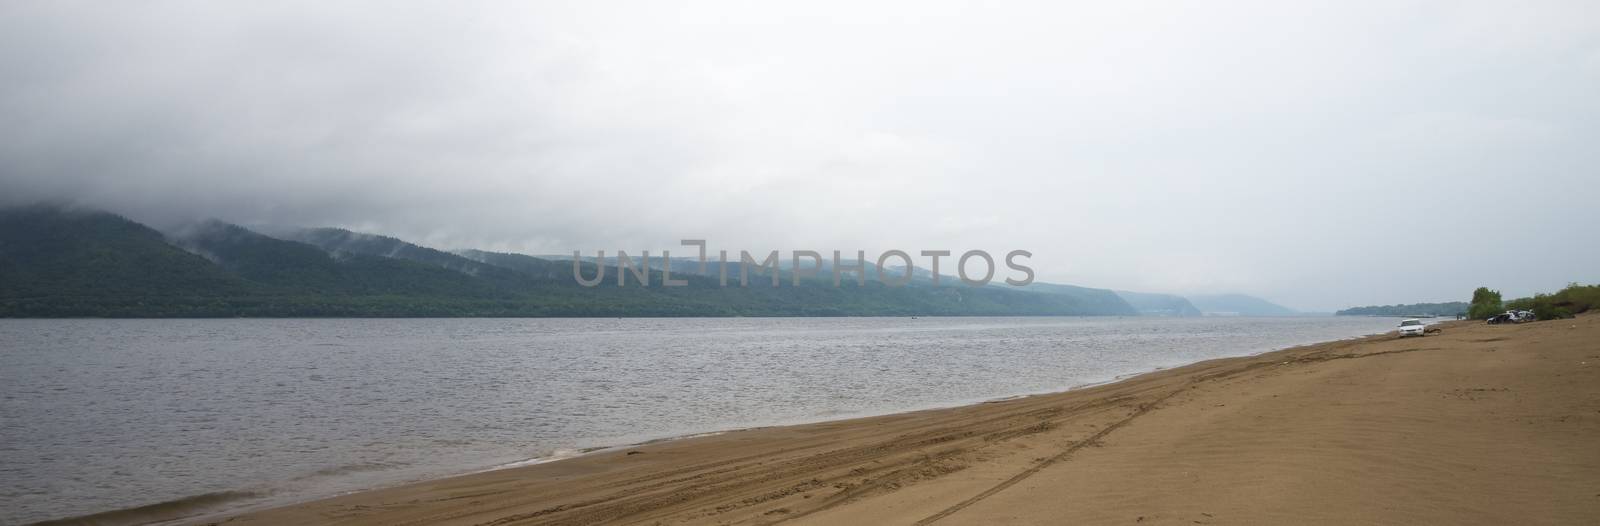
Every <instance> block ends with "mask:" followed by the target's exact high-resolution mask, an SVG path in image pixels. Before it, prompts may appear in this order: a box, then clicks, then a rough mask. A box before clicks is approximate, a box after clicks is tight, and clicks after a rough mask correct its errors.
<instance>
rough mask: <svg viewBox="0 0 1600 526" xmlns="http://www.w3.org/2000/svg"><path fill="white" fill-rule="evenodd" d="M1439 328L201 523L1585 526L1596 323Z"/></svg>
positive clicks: (1596, 465) (1593, 435) (1599, 497)
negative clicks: (1436, 331) (1432, 331)
mask: <svg viewBox="0 0 1600 526" xmlns="http://www.w3.org/2000/svg"><path fill="white" fill-rule="evenodd" d="M1442 327H1443V331H1442V333H1441V334H1436V335H1429V336H1427V337H1424V338H1406V339H1398V338H1396V337H1394V336H1393V335H1384V336H1373V337H1368V338H1363V339H1358V340H1346V341H1339V342H1329V343H1324V344H1318V345H1311V346H1306V347H1298V348H1293V349H1287V350H1283V351H1276V352H1272V353H1267V354H1263V355H1259V356H1253V357H1243V358H1230V359H1222V360H1213V361H1208V362H1202V363H1197V364H1193V365H1189V366H1185V367H1180V368H1175V369H1170V370H1164V371H1157V372H1153V373H1150V374H1145V375H1141V376H1137V377H1134V378H1130V379H1127V380H1124V381H1120V382H1116V383H1113V384H1107V385H1102V386H1097V387H1092V388H1085V389H1079V390H1073V391H1069V392H1064V393H1058V394H1050V395H1041V396H1034V397H1028V398H1022V399H1015V400H1008V401H1003V402H992V403H986V404H979V405H974V406H966V407H959V408H952V409H940V410H930V411H920V412H914V413H905V414H896V415H890V416H882V417H872V418H862V419H854V420H844V421H837V422H828V423H821V424H810V425H801V426H790V427H774V428H761V429H750V430H742V431H733V432H728V433H723V434H718V435H712V436H703V437H697V438H690V439H683V440H674V441H666V442H659V443H654V444H648V445H641V446H637V447H628V448H619V449H615V450H608V451H603V452H598V453H594V454H590V455H586V456H582V457H578V458H572V459H567V460H562V461H557V462H550V463H546V464H539V465H533V466H527V467H520V468H513V469H505V470H499V471H492V472H486V473H479V474H473V475H466V476H460V477H454V478H449V479H443V480H437V481H430V482H425V483H418V484H412V485H407V486H401V487H394V488H388V489H381V490H375V491H368V492H363V493H356V494H350V495H344V496H340V497H335V498H330V499H325V500H320V501H315V502H310V503H305V504H298V505H293V506H287V507H281V508H274V509H268V510H262V511H256V512H251V513H247V514H243V515H238V516H233V517H226V518H224V519H222V520H221V521H220V522H225V523H227V524H229V525H255V524H263V525H265V524H356V525H368V524H370V525H404V524H459V525H512V524H518V525H520V524H529V525H531V524H601V523H604V524H770V523H778V522H787V523H793V524H933V523H937V524H1305V523H1317V524H1595V523H1600V316H1594V315H1589V316H1584V317H1580V318H1578V319H1575V320H1558V321H1548V322H1537V323H1529V324H1523V325H1504V326H1489V325H1484V324H1482V323H1480V322H1452V323H1446V324H1443V325H1442ZM952 374H959V372H952ZM220 522H219V523H220Z"/></svg>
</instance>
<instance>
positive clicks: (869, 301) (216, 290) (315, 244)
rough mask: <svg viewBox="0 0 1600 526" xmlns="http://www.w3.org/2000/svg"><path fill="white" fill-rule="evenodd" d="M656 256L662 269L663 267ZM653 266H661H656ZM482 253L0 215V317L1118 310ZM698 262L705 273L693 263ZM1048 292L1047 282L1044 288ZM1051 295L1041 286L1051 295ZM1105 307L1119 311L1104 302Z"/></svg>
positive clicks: (996, 295) (1081, 299) (364, 239)
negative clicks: (640, 270) (625, 280)
mask: <svg viewBox="0 0 1600 526" xmlns="http://www.w3.org/2000/svg"><path fill="white" fill-rule="evenodd" d="M657 261H659V259H658V260H657ZM657 264H658V265H659V263H657ZM581 265H582V269H583V273H584V275H585V276H593V275H595V274H596V273H599V272H602V271H603V272H605V274H606V281H605V282H604V283H603V284H602V285H600V286H597V287H583V286H580V285H579V284H578V283H577V282H576V281H575V280H574V279H573V276H572V263H571V262H570V261H550V260H546V259H540V258H535V257H531V256H525V255H520V254H503V253H492V252H483V251H474V250H468V251H460V252H459V253H450V252H444V251H440V250H435V249H431V248H427V247H422V246H418V245H415V244H412V243H408V242H405V241H403V240H400V239H395V238H392V237H385V236H375V235H368V234H361V233H356V232H350V231H347V230H340V229H331V228H319V229H309V230H302V231H298V232H294V233H291V234H287V235H285V236H284V239H280V238H275V237H269V236H266V235H262V234H260V233H257V232H254V231H252V230H249V229H246V228H243V227H240V226H237V225H231V224H228V223H223V222H219V221H209V222H205V223H201V224H198V225H195V226H192V227H189V228H185V229H182V230H181V231H178V232H173V233H171V234H170V235H163V234H162V233H160V232H157V231H155V230H154V229H151V228H149V227H146V226H144V225H141V224H139V223H136V222H133V221H130V220H128V219H126V218H123V217H120V216H117V215H114V214H109V213H105V212H97V211H74V210H67V209H63V208H60V207H52V206H32V207H22V208H13V209H6V210H0V316H7V317H60V316H80V317H237V316H245V317H248V316H308V317H315V316H385V317H390V316H402V317H403V316H911V315H949V316H971V315H995V316H1000V315H1124V314H1129V313H1131V312H1133V311H1132V308H1131V307H1129V306H1127V304H1126V303H1125V302H1122V301H1121V300H1120V299H1117V298H1116V296H1115V295H1114V294H1112V293H1111V292H1110V291H1103V290H1100V289H1086V288H1080V287H1068V286H1058V287H1059V288H1058V289H1057V290H1054V291H1053V292H1046V293H1041V292H1035V291H1029V290H1027V289H1021V290H1016V289H1011V288H1008V287H967V286H964V285H959V284H955V283H956V282H955V280H949V281H946V282H945V283H944V284H942V285H941V286H933V285H932V284H931V282H930V281H928V280H926V279H919V280H916V281H914V282H913V283H912V284H911V285H909V286H905V287H889V286H886V285H883V284H881V283H878V282H876V281H868V282H867V284H866V285H859V286H858V285H856V284H855V283H854V282H853V281H846V282H845V284H844V286H843V287H838V288H835V287H833V284H832V277H831V275H827V274H823V275H821V276H818V277H816V278H807V279H805V280H803V281H802V282H801V284H800V285H799V286H795V285H793V283H792V282H791V281H790V278H791V277H792V275H790V274H789V273H787V272H781V271H780V272H781V275H780V277H781V278H782V279H781V281H780V283H781V286H779V287H771V286H769V285H768V284H769V281H768V279H767V278H766V276H755V277H753V279H752V286H750V287H739V286H737V285H736V283H737V277H736V276H737V272H736V271H735V272H734V273H733V276H734V277H733V279H732V280H731V281H732V284H730V286H726V287H724V286H721V284H720V283H719V281H718V279H717V277H716V276H715V275H714V271H712V272H711V274H713V275H693V274H690V273H688V272H681V273H680V272H679V271H680V270H688V269H690V268H691V266H690V265H687V264H684V263H683V262H682V261H675V262H674V268H675V270H674V273H673V278H674V279H680V280H684V281H685V282H686V286H683V287H666V286H664V285H663V278H664V276H663V275H662V272H661V271H660V270H654V271H651V274H650V285H649V286H648V287H645V286H640V285H638V284H637V282H636V280H635V279H634V278H633V276H632V275H630V276H629V285H628V286H626V287H619V286H617V285H616V281H615V280H616V277H617V275H618V272H619V271H618V269H617V268H616V267H614V266H604V267H603V266H601V265H600V264H597V263H594V262H583V263H582V264H581ZM693 267H695V268H697V267H698V265H694V266H693ZM1045 288H1049V287H1045ZM1041 291H1043V289H1041ZM1108 298H1109V300H1108Z"/></svg>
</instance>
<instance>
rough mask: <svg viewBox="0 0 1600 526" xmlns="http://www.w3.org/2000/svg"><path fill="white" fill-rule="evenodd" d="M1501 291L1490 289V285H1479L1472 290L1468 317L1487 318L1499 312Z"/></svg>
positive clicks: (1475, 318)
mask: <svg viewBox="0 0 1600 526" xmlns="http://www.w3.org/2000/svg"><path fill="white" fill-rule="evenodd" d="M1501 310H1502V308H1501V305H1500V291H1498V290H1489V287H1478V290H1474V291H1472V305H1471V306H1470V307H1467V317H1468V318H1472V319H1474V320H1486V319H1489V317H1490V316H1494V315H1495V314H1499V313H1500V311H1501Z"/></svg>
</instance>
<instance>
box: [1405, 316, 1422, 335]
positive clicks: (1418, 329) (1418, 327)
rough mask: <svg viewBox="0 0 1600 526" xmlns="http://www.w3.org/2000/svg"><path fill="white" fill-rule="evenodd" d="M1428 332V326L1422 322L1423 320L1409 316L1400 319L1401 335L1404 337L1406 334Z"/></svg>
mask: <svg viewBox="0 0 1600 526" xmlns="http://www.w3.org/2000/svg"><path fill="white" fill-rule="evenodd" d="M1426 332H1427V326H1426V325H1423V324H1422V320H1419V319H1416V318H1409V319H1405V320H1401V321H1400V337H1402V338H1404V337H1406V336H1422V335H1424V334H1426Z"/></svg>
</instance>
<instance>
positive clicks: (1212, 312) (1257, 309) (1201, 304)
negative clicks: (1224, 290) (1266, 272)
mask: <svg viewBox="0 0 1600 526" xmlns="http://www.w3.org/2000/svg"><path fill="white" fill-rule="evenodd" d="M1187 298H1188V300H1189V302H1190V303H1192V304H1194V307H1195V308H1196V309H1199V310H1200V312H1203V313H1205V314H1206V315H1208V316H1294V315H1296V314H1299V313H1298V312H1295V310H1294V309H1291V308H1288V307H1285V306H1282V305H1278V304H1276V303H1272V302H1270V301H1267V300H1264V299H1261V298H1257V297H1254V296H1246V295H1244V294H1202V295H1193V296H1187Z"/></svg>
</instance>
